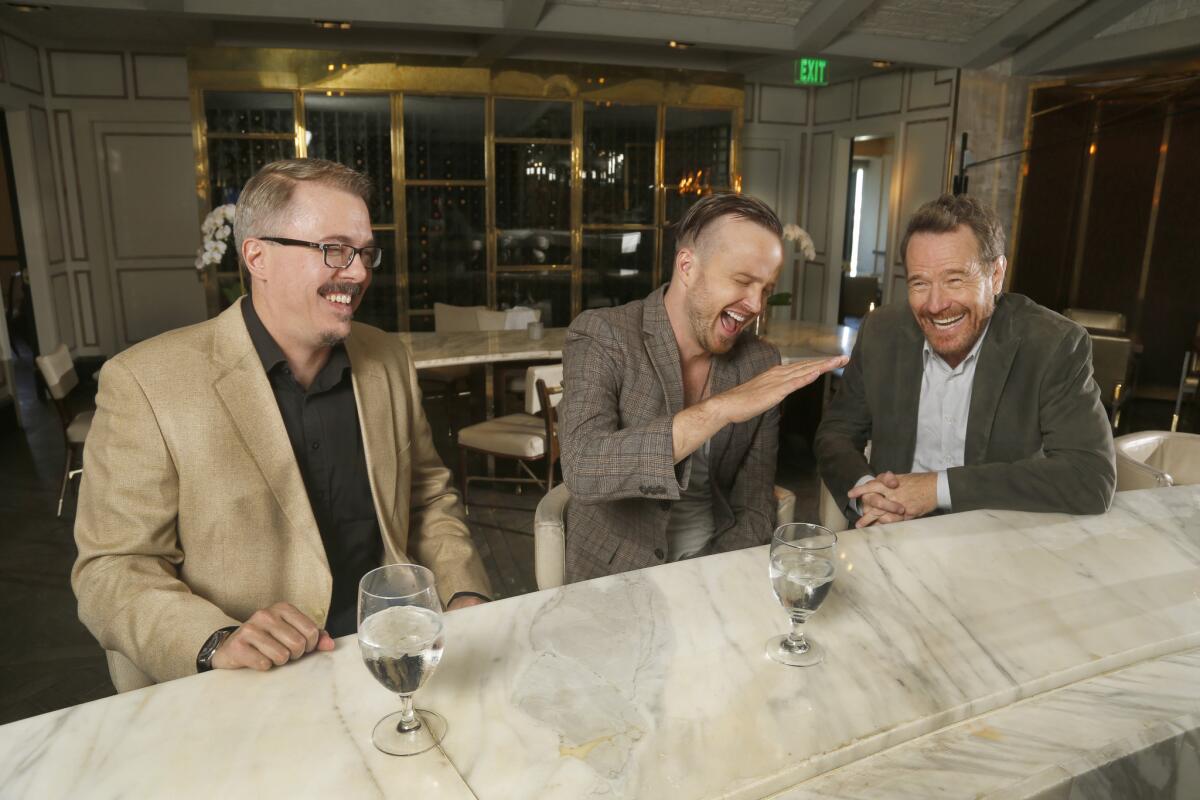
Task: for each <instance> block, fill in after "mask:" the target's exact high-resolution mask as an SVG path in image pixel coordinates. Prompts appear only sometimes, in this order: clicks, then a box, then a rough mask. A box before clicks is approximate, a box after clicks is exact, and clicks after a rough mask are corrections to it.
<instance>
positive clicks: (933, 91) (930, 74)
mask: <svg viewBox="0 0 1200 800" xmlns="http://www.w3.org/2000/svg"><path fill="white" fill-rule="evenodd" d="M953 99H954V70H949V69H932V70H928V71H926V72H911V73H909V76H908V110H909V111H920V110H922V109H926V108H948V107H949V106H950V103H951V101H952V100H953Z"/></svg>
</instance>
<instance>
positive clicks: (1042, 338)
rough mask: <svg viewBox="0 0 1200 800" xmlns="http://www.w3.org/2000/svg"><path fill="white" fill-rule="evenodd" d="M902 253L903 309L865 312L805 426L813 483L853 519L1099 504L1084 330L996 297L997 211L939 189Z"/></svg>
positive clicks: (1107, 493) (1101, 451)
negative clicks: (814, 420)
mask: <svg viewBox="0 0 1200 800" xmlns="http://www.w3.org/2000/svg"><path fill="white" fill-rule="evenodd" d="M900 252H901V254H902V257H903V260H904V267H905V270H906V277H907V282H908V305H907V306H905V305H904V304H903V303H894V304H890V305H887V306H884V307H882V308H880V309H878V310H876V311H875V312H873V313H872V314H870V315H869V316H868V317H867V318H866V319H865V320H864V321H863V325H862V328H861V330H860V331H859V335H858V339H857V341H856V343H855V346H854V352H853V354H852V355H851V357H850V363H849V364H848V365H847V366H846V369H845V371H844V374H843V380H842V385H841V388H840V389H839V390H838V392H837V394H835V395H834V398H833V402H832V405H831V408H830V409H829V411H828V412H826V414H825V417H824V419H823V420H822V421H821V425H820V427H819V428H818V430H817V436H816V448H815V449H816V453H817V462H818V469H819V471H820V473H821V478H822V480H824V482H825V485H826V486H827V487H828V488H829V491H830V492H831V493H832V494H833V496H834V497H835V498H838V499H839V500H840V501H841V503H844V504H846V506H845V513H846V515H847V518H848V519H851V520H853V521H855V524H856V525H857V527H860V528H862V527H867V526H869V525H875V524H879V523H889V522H896V521H898V520H903V519H912V518H914V517H921V516H924V515H926V514H930V513H933V512H935V511H939V510H940V511H943V512H947V511H969V510H972V509H979V508H993V509H1015V510H1020V511H1060V512H1067V513H1071V514H1099V513H1103V512H1104V511H1106V510H1108V506H1109V503H1111V502H1112V496H1113V490H1114V488H1115V485H1116V464H1115V456H1114V452H1113V441H1112V431H1111V430H1110V429H1109V425H1108V418H1107V416H1106V415H1105V413H1104V408H1103V407H1102V405H1101V403H1100V389H1099V387H1098V386H1097V385H1096V381H1095V380H1094V379H1093V377H1092V359H1091V341H1090V340H1089V339H1088V336H1087V333H1086V332H1085V331H1084V329H1083V328H1081V327H1080V326H1079V325H1076V324H1075V323H1073V322H1071V321H1070V320H1067V319H1066V318H1064V317H1062V316H1059V315H1058V314H1055V313H1054V312H1053V311H1050V310H1049V309H1047V308H1043V307H1042V306H1039V305H1037V304H1036V303H1034V302H1033V301H1031V300H1029V299H1028V298H1026V297H1022V296H1021V295H1016V294H1002V290H1003V287H1004V272H1005V268H1006V267H1007V261H1006V259H1005V257H1004V230H1003V228H1002V227H1001V225H1000V221H999V219H998V218H997V217H996V214H995V212H994V211H992V210H991V209H989V208H987V207H986V206H984V205H982V204H981V203H979V202H978V201H976V200H974V199H972V198H970V197H966V196H960V197H954V196H952V195H943V196H942V197H940V198H938V199H937V200H934V201H931V202H929V203H926V204H925V205H923V206H922V207H921V208H920V209H918V210H917V212H916V214H914V215H913V217H912V219H911V220H910V221H909V223H908V229H907V231H906V232H905V235H904V239H903V243H902V244H901V247H900ZM868 442H870V444H871V450H870V462H869V463H868V461H867V459H866V458H865V457H864V454H863V451H864V448H865V447H866V445H867V443H868Z"/></svg>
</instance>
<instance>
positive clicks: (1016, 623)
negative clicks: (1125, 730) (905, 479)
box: [0, 487, 1200, 800]
mask: <svg viewBox="0 0 1200 800" xmlns="http://www.w3.org/2000/svg"><path fill="white" fill-rule="evenodd" d="M838 565H839V572H838V576H837V579H836V580H835V583H834V587H833V590H832V592H831V593H830V595H829V597H828V599H827V600H826V602H825V604H824V606H823V607H822V608H821V610H820V611H819V612H818V613H817V614H816V615H815V616H814V618H813V619H812V621H811V623H810V625H809V632H810V634H811V635H812V636H813V637H814V638H816V639H818V640H819V641H821V642H822V644H823V645H824V646H825V647H826V648H827V651H828V656H827V660H826V661H825V663H823V664H821V665H819V666H816V667H812V668H807V669H800V668H790V667H784V666H782V665H779V664H776V663H775V662H773V661H771V660H770V659H768V658H767V657H766V656H765V654H764V652H763V644H764V642H765V640H766V639H767V638H768V637H769V636H771V635H773V634H775V633H778V632H781V631H784V630H786V627H787V622H786V616H785V614H784V612H783V610H782V609H781V608H780V607H779V605H778V604H777V603H776V601H775V598H774V596H773V594H772V592H771V589H770V584H769V581H768V578H767V553H766V548H765V547H759V548H754V549H750V550H742V551H738V552H734V553H726V554H721V555H715V556H709V557H706V558H699V559H694V560H691V561H685V562H680V563H676V564H669V565H664V566H660V567H655V568H651V569H647V570H641V571H637V572H631V573H626V574H623V575H618V576H613V577H609V578H603V579H600V580H595V581H589V582H585V583H580V584H575V585H571V586H566V587H562V588H559V589H553V590H547V591H543V592H537V593H534V594H529V595H523V596H519V597H514V598H510V599H507V600H502V601H499V602H495V603H490V604H487V605H483V606H478V607H473V608H469V609H464V610H461V611H455V612H452V613H450V614H447V616H446V651H445V656H444V659H443V661H442V664H441V666H440V667H439V669H438V671H437V672H436V673H435V674H434V676H433V677H432V678H431V679H430V681H429V682H428V684H427V685H426V686H425V687H423V688H422V689H421V691H420V692H419V693H418V695H417V704H418V706H422V707H429V708H433V709H436V710H438V711H440V712H441V713H442V714H444V715H445V716H446V718H447V719H448V720H449V722H450V733H449V735H448V737H447V739H446V741H445V742H444V745H443V752H440V753H439V752H435V753H429V754H425V755H422V756H417V757H415V758H412V759H400V758H391V757H388V756H383V755H381V754H379V753H377V752H375V751H374V750H373V748H372V746H371V744H370V734H371V729H372V727H373V725H374V723H375V722H376V720H377V719H378V718H379V717H380V716H382V715H383V714H384V713H386V712H388V711H390V710H392V709H393V708H394V707H395V705H396V701H395V699H394V698H393V697H392V696H391V695H389V694H388V693H387V692H386V691H385V690H384V689H383V688H382V687H380V686H379V685H378V684H376V683H375V681H374V680H373V679H372V678H371V677H370V675H369V674H368V673H367V671H366V669H365V668H364V667H363V665H362V663H361V660H360V658H359V654H358V652H357V648H356V647H355V643H354V639H353V637H345V638H343V639H340V640H338V643H337V648H336V649H335V650H334V651H333V652H332V653H328V654H317V655H311V656H308V657H305V658H304V659H302V660H300V661H298V662H296V663H294V664H291V665H288V666H286V667H284V668H282V669H279V670H275V671H272V672H269V673H264V674H259V673H253V672H247V671H242V672H230V673H222V672H217V673H208V674H205V675H199V676H195V677H191V678H185V679H182V680H179V681H174V682H171V683H168V684H164V685H161V686H157V687H150V688H148V689H144V690H141V691H138V692H132V693H129V694H126V695H121V696H118V697H114V698H107V699H105V700H99V701H96V702H93V703H88V704H85V705H82V706H77V707H74V708H70V709H64V710H62V711H58V712H53V713H50V714H45V715H42V716H39V717H34V718H32V719H28V720H23V721H21V722H17V723H13V724H10V725H7V726H4V727H0V787H3V791H2V792H0V794H3V795H4V796H6V797H7V796H13V797H38V798H42V797H67V796H76V795H79V794H84V793H87V794H98V795H103V796H110V795H111V796H116V795H120V794H126V795H132V796H146V795H155V794H167V793H170V794H172V795H173V796H175V795H184V796H192V795H194V796H197V797H200V796H203V797H213V796H221V797H241V796H259V795H261V794H270V795H284V794H288V795H295V796H328V795H331V794H334V795H346V796H356V795H360V794H378V795H381V796H385V797H413V796H421V797H431V798H437V797H447V798H457V797H471V796H474V797H476V798H479V800H500V799H501V798H529V797H537V798H539V800H552V799H553V798H590V797H605V798H623V797H644V798H672V800H676V799H678V800H689V799H690V798H730V799H732V798H764V797H771V796H773V795H777V794H778V793H780V792H785V791H790V792H803V791H808V790H811V791H813V792H818V794H815V795H812V794H809V795H806V794H803V793H801V794H796V795H795V798H796V800H799V798H807V797H813V796H842V795H840V794H838V791H840V790H837V787H836V786H833V788H829V790H828V791H826V792H824V794H822V793H820V790H821V784H820V782H822V781H832V780H834V779H835V777H836V776H837V775H839V774H841V775H846V774H849V771H852V770H855V769H859V768H860V767H861V774H862V775H863V776H865V777H864V780H865V781H866V782H867V788H868V789H869V788H870V786H872V785H876V784H878V782H880V781H883V780H886V779H887V777H888V776H889V775H891V774H893V773H892V772H891V771H890V769H889V768H887V766H886V764H887V763H898V764H901V765H902V764H905V763H907V764H909V765H910V766H911V768H912V769H913V770H914V771H917V772H920V771H922V770H927V769H931V768H932V767H931V766H930V765H929V762H926V761H922V759H923V758H927V757H932V756H930V753H931V752H933V751H921V750H920V749H919V747H912V748H911V752H909V751H906V750H904V747H906V746H910V745H914V743H919V742H921V741H922V740H924V741H929V740H930V738H931V737H932V736H936V735H940V734H939V732H943V733H945V734H946V735H950V732H952V731H954V730H956V726H957V729H958V730H960V731H961V730H964V728H963V727H962V726H960V723H961V724H962V725H965V726H969V725H971V724H977V723H979V720H981V719H984V720H987V719H998V718H997V717H994V716H989V715H995V714H997V713H1001V712H1004V713H1007V710H1008V709H1010V708H1011V709H1019V708H1021V707H1022V705H1024V706H1026V707H1029V708H1032V707H1033V704H1034V703H1037V702H1042V701H1046V702H1052V698H1053V697H1055V696H1059V697H1069V696H1071V695H1070V694H1069V692H1075V693H1076V694H1075V695H1074V696H1075V697H1076V698H1077V699H1076V700H1075V701H1073V702H1074V703H1075V704H1076V705H1077V704H1078V703H1080V702H1083V701H1082V700H1079V699H1078V698H1084V697H1089V696H1090V697H1091V698H1092V701H1093V702H1095V703H1101V704H1107V705H1109V706H1111V708H1112V709H1114V710H1115V711H1116V712H1120V713H1123V714H1126V715H1129V714H1133V713H1135V711H1136V709H1137V708H1138V706H1137V705H1136V703H1135V705H1134V707H1133V709H1131V708H1130V707H1129V705H1128V704H1122V696H1123V695H1122V691H1121V690H1120V689H1121V686H1123V685H1124V686H1126V687H1127V686H1129V685H1131V684H1132V683H1137V682H1138V681H1141V682H1143V683H1145V682H1149V681H1154V680H1159V679H1161V680H1166V678H1163V677H1162V676H1161V675H1159V673H1155V672H1154V670H1155V669H1163V670H1169V671H1172V672H1171V675H1169V676H1167V677H1170V678H1171V681H1173V683H1170V684H1166V683H1164V684H1163V686H1164V687H1165V689H1164V692H1165V693H1166V695H1167V696H1169V695H1170V691H1172V688H1171V687H1174V689H1175V690H1178V691H1181V692H1186V691H1192V689H1191V688H1188V687H1190V686H1192V685H1193V684H1194V683H1195V682H1196V677H1197V676H1196V673H1195V669H1196V668H1197V663H1196V659H1195V658H1193V657H1185V656H1184V655H1182V654H1184V653H1185V651H1188V650H1194V649H1195V648H1197V647H1200V487H1174V488H1169V489H1156V490H1149V491H1141V492H1126V493H1121V494H1118V495H1117V498H1116V501H1115V502H1114V505H1113V509H1112V510H1111V511H1110V512H1109V513H1108V514H1105V515H1101V516H1093V517H1071V516H1067V515H1061V514H1030V513H1019V512H987V511H976V512H969V513H965V514H958V515H947V516H942V517H936V518H932V519H924V520H915V521H912V522H907V523H900V524H896V525H890V526H887V527H882V528H876V529H868V530H865V531H847V532H845V533H844V534H841V541H840V544H839V558H838ZM1176 656H1178V658H1176ZM1155 664H1158V665H1159V666H1158V667H1155V666H1154V665H1155ZM1122 670H1127V672H1120V671H1122ZM1139 670H1141V672H1139ZM1107 673H1113V674H1112V675H1110V676H1108V677H1107V678H1105V676H1106V674H1107ZM1123 674H1128V675H1132V676H1133V677H1132V678H1131V679H1130V680H1129V681H1126V683H1125V684H1121V683H1120V682H1119V681H1118V682H1116V683H1109V684H1105V683H1103V681H1105V680H1112V681H1117V680H1118V678H1119V677H1120V676H1121V675H1123ZM1162 674H1163V675H1165V674H1166V673H1162ZM1156 675H1159V677H1155V676H1156ZM1181 676H1182V677H1181ZM1097 681H1099V682H1097ZM1181 687H1182V688H1181ZM1055 690H1063V692H1066V693H1062V692H1060V693H1059V694H1058V695H1056V694H1055ZM1089 693H1090V694H1089ZM1192 697H1195V694H1194V692H1193V694H1192ZM1022 701H1023V703H1022ZM1162 702H1165V701H1161V700H1160V701H1159V703H1158V705H1159V706H1161V705H1162ZM1014 703H1017V704H1018V705H1015V706H1014V705H1013V704H1014ZM1070 705H1071V703H1070V702H1067V703H1065V705H1064V707H1069V706H1070ZM1155 708H1157V706H1155V705H1154V704H1153V703H1151V704H1150V706H1149V707H1148V710H1147V711H1146V714H1148V715H1150V717H1149V719H1150V722H1154V719H1153V715H1154V714H1155V713H1157V712H1156V711H1155ZM1187 710H1188V709H1186V708H1184V709H1183V711H1184V712H1187ZM1110 716H1111V715H1110ZM1158 724H1179V725H1183V723H1178V722H1168V721H1164V720H1162V719H1159V722H1158ZM990 727H992V728H995V729H996V730H1001V731H1003V730H1007V728H1004V727H997V726H996V725H994V724H991V725H990ZM965 729H966V730H968V731H969V730H970V728H969V727H968V728H965ZM1012 729H1013V730H1031V731H1036V730H1039V729H1036V728H1021V727H1020V726H1019V725H1014V726H1013V727H1012ZM983 730H986V728H984V729H983ZM1040 730H1041V734H1040V735H1041V736H1042V737H1043V738H1047V736H1048V734H1047V733H1046V730H1045V729H1040ZM1018 744H1019V745H1020V746H1018V747H1013V748H1005V747H997V748H996V749H994V750H992V751H990V754H989V755H988V758H991V759H993V760H1003V759H1013V760H1014V761H1019V762H1020V763H1021V764H1027V763H1028V762H1029V760H1030V759H1031V758H1035V757H1036V756H1037V753H1038V751H1039V749H1040V748H1042V747H1045V748H1049V747H1053V746H1055V742H1054V741H1048V742H1046V743H1045V744H1044V745H1038V744H1035V745H1033V746H1032V747H1030V743H1029V742H1028V741H1025V742H1018ZM905 752H908V755H907V756H906V757H907V759H908V760H907V761H900V762H886V761H884V760H879V759H886V758H888V757H890V756H894V755H895V754H900V756H899V757H901V758H904V757H905V756H904V753H905ZM923 753H924V755H923ZM1044 756H1045V754H1043V760H1044ZM879 764H884V767H881V768H879V769H878V770H875V767H877V766H878V765H879ZM933 764H934V766H936V768H937V769H940V770H941V775H940V779H941V781H942V783H943V784H944V785H945V786H949V787H950V789H949V790H948V792H943V794H942V796H948V797H954V796H975V793H974V791H973V790H972V787H973V786H976V785H978V773H979V772H980V767H979V763H978V760H977V759H971V758H963V759H961V760H960V761H955V760H954V759H944V760H937V759H936V758H935V760H934V762H933ZM897 768H899V767H897ZM1002 768H1003V766H1002V765H999V764H993V766H992V769H993V770H996V769H1002ZM873 770H874V771H873ZM1032 772H1033V770H1032V769H1031V770H1030V773H1032ZM1030 773H1027V774H1030ZM960 774H962V775H964V776H966V777H965V778H964V780H963V781H962V783H961V789H962V791H961V792H956V791H955V786H956V784H955V781H956V780H957V779H958V776H959V775H960ZM806 781H807V782H808V783H807V784H806V783H805V782H806ZM885 794H886V792H884V793H875V794H871V793H869V792H863V793H862V796H869V797H875V796H884V795H885ZM1003 794H1004V796H1026V795H1023V794H1012V793H1003ZM1029 794H1033V793H1032V791H1031V792H1030V793H1029ZM784 796H788V797H790V795H784ZM847 796H859V795H858V794H849V795H847Z"/></svg>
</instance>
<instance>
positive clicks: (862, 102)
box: [855, 72, 904, 119]
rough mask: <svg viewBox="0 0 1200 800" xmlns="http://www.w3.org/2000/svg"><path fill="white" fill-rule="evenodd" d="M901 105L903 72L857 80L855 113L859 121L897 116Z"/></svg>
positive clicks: (902, 99)
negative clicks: (868, 118)
mask: <svg viewBox="0 0 1200 800" xmlns="http://www.w3.org/2000/svg"><path fill="white" fill-rule="evenodd" d="M903 103H904V73H903V72H889V73H886V74H884V75H873V76H871V77H870V78H861V79H859V81H858V106H857V109H856V113H855V116H856V117H858V118H859V119H862V118H864V117H881V116H883V115H884V114H898V113H899V112H900V109H901V107H902V106H903Z"/></svg>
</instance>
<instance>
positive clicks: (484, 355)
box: [396, 328, 567, 369]
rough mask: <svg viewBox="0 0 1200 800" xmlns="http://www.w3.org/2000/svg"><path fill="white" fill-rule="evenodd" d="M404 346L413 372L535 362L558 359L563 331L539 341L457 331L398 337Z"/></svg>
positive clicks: (513, 334) (522, 335)
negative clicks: (464, 365) (507, 362)
mask: <svg viewBox="0 0 1200 800" xmlns="http://www.w3.org/2000/svg"><path fill="white" fill-rule="evenodd" d="M396 335H397V336H399V337H400V340H401V341H403V342H404V344H406V345H407V346H408V349H409V352H411V353H412V355H413V363H414V365H415V366H416V368H417V369H428V368H429V367H451V366H457V365H462V364H494V363H497V362H500V361H538V360H541V359H553V358H562V348H563V340H564V339H566V337H567V329H566V328H546V329H545V330H544V331H543V335H542V338H541V339H538V340H534V339H530V338H529V334H528V333H527V332H526V331H461V332H455V333H433V332H429V331H418V332H413V333H398V334H396Z"/></svg>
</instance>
